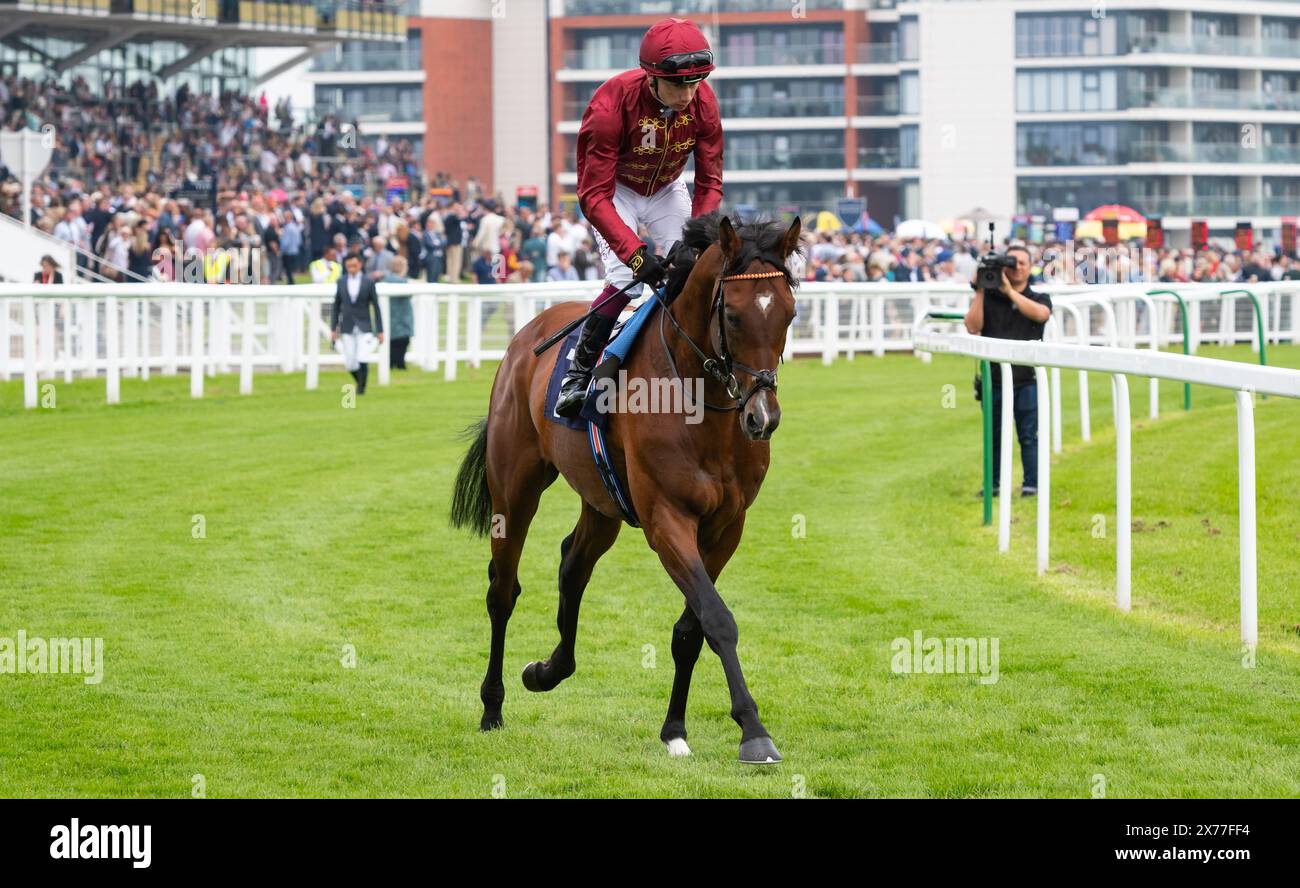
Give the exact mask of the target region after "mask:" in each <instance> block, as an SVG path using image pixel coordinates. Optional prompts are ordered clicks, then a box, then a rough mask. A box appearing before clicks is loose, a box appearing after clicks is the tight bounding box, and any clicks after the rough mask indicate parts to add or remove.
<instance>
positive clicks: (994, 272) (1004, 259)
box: [975, 222, 1016, 293]
mask: <svg viewBox="0 0 1300 888" xmlns="http://www.w3.org/2000/svg"><path fill="white" fill-rule="evenodd" d="M1015 267H1016V259H1015V257H1014V256H1008V255H1006V254H1005V253H997V252H994V250H993V223H992V222H990V223H989V251H988V252H987V253H985V254H984V256H983V258H981V259H980V264H979V267H978V268H977V269H976V270H975V286H976V287H978V288H979V289H981V290H989V291H992V292H994V293H996V292H998V291H1000V290H1001V289H1002V272H1003V270H1004V269H1008V268H1015Z"/></svg>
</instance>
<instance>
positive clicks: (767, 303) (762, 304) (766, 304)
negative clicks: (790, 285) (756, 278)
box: [754, 290, 772, 314]
mask: <svg viewBox="0 0 1300 888" xmlns="http://www.w3.org/2000/svg"><path fill="white" fill-rule="evenodd" d="M754 301H755V302H757V303H758V308H759V311H761V312H763V314H767V310H768V309H769V308H771V307H772V291H771V290H764V291H763V292H761V293H759V294H758V295H757V296H755V297H754Z"/></svg>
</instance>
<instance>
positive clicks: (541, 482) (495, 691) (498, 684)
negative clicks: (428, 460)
mask: <svg viewBox="0 0 1300 888" xmlns="http://www.w3.org/2000/svg"><path fill="white" fill-rule="evenodd" d="M493 440H494V439H493V438H491V437H489V439H488V442H489V449H488V461H487V463H488V472H487V477H488V489H489V490H490V491H491V492H492V510H493V516H492V529H491V537H492V560H491V562H489V563H488V580H489V582H488V594H487V611H488V617H489V618H491V620H492V647H491V650H490V652H489V654H488V668H487V675H486V676H484V678H483V686H482V687H481V688H480V690H479V697H480V698H481V699H482V700H483V719H482V721H480V722H479V728H480V729H481V730H484V731H490V730H492V729H493V728H499V727H501V724H502V721H501V704H502V702H503V701H504V700H505V697H506V688H505V684H504V683H503V682H502V681H501V663H502V660H503V659H504V657H505V647H506V624H507V623H509V622H510V614H511V613H513V612H514V609H515V599H517V598H518V597H519V593H520V591H522V590H521V589H520V587H519V556H520V554H522V552H523V550H524V539H525V537H527V536H528V525H529V524H531V523H532V520H533V516H534V515H536V514H537V503H538V501H539V500H540V499H541V496H542V491H544V490H545V489H546V488H547V486H548V485H549V484H550V483H551V482H552V481H554V480H555V476H556V471H555V468H554V467H552V466H550V465H548V464H547V463H545V462H543V461H542V459H541V456H540V454H538V453H537V452H536V450H532V451H525V452H514V453H494V452H493V448H492V443H493Z"/></svg>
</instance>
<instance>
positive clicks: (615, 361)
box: [546, 298, 659, 527]
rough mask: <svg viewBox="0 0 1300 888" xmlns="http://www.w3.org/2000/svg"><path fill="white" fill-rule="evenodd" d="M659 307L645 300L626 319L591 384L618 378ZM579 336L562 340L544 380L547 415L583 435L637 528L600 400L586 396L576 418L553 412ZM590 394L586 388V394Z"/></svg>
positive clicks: (614, 495)
mask: <svg viewBox="0 0 1300 888" xmlns="http://www.w3.org/2000/svg"><path fill="white" fill-rule="evenodd" d="M658 305H659V301H658V300H657V299H654V298H650V299H647V300H646V301H645V302H644V303H643V304H642V305H641V306H640V307H639V308H638V309H637V310H636V312H635V313H634V314H633V315H632V317H630V318H628V320H627V321H625V322H624V323H623V324H622V325H621V326H620V327H619V328H618V329H617V330H616V331H615V333H614V337H613V339H611V340H610V342H609V344H608V345H606V346H605V350H604V351H603V352H602V353H601V356H600V360H599V361H598V362H597V363H596V369H595V370H594V371H593V372H592V380H593V384H594V382H595V380H597V379H600V378H603V377H610V376H616V375H617V373H618V368H619V366H621V365H622V363H623V362H624V361H626V360H627V355H628V352H629V351H631V349H632V344H633V343H634V342H636V339H637V336H638V335H639V334H640V332H641V330H642V329H643V328H644V327H645V325H646V322H647V321H648V320H649V319H650V316H651V315H652V314H654V311H655V309H656V308H657V307H658ZM578 333H579V330H574V331H573V332H572V333H570V334H569V335H568V336H567V337H565V339H564V342H563V343H562V344H561V346H560V354H559V357H557V358H556V360H555V369H554V370H553V371H552V372H551V378H550V379H549V380H547V384H546V416H547V418H549V419H550V420H551V422H555V423H559V424H560V425H562V426H564V427H566V428H570V429H573V430H575V431H580V432H585V433H586V435H587V442H588V443H589V444H590V445H591V456H592V459H594V460H595V462H596V469H597V471H599V473H600V480H601V481H602V482H603V483H604V485H605V489H606V490H607V491H608V492H609V495H610V497H611V498H612V499H613V500H614V502H615V503H616V504H617V505H618V507H619V510H620V511H621V512H622V513H623V520H625V521H626V522H627V523H628V524H630V525H632V526H633V527H640V526H641V525H640V522H639V521H638V519H637V515H636V510H635V509H633V508H632V499H631V497H629V496H628V495H627V493H626V491H625V490H624V487H625V485H624V483H623V482H622V480H621V479H620V478H619V477H618V472H617V471H615V469H614V465H613V463H612V461H611V460H610V459H609V454H608V450H607V449H606V447H605V432H606V431H608V430H609V415H608V414H605V413H601V412H600V411H599V410H597V409H596V408H597V401H598V400H599V399H597V398H592V397H588V398H587V401H586V403H585V404H584V405H583V408H582V413H581V414H580V415H579V416H578V417H577V418H576V419H569V418H567V417H564V416H559V415H557V414H556V412H555V402H556V400H557V399H558V397H559V394H560V383H561V382H563V381H564V374H565V373H567V372H568V371H569V365H570V364H571V363H573V350H574V348H575V347H576V346H577V342H578ZM590 391H591V389H590V387H589V388H588V393H589V394H590Z"/></svg>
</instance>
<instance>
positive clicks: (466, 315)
mask: <svg viewBox="0 0 1300 888" xmlns="http://www.w3.org/2000/svg"><path fill="white" fill-rule="evenodd" d="M1239 286H1246V287H1248V288H1249V289H1250V290H1251V291H1252V293H1253V295H1255V296H1256V298H1257V299H1258V301H1259V304H1260V306H1261V308H1260V312H1259V314H1260V316H1261V318H1260V322H1259V323H1250V322H1246V323H1239V322H1238V315H1239V314H1240V313H1241V312H1240V311H1238V307H1239V306H1240V307H1241V308H1243V309H1247V313H1246V315H1245V316H1246V317H1247V318H1251V317H1253V315H1252V314H1251V312H1253V311H1254V309H1253V304H1254V303H1253V302H1251V299H1250V295H1247V293H1246V291H1245V290H1242V289H1239ZM599 288H600V284H599V283H596V282H588V283H579V284H572V283H554V284H549V283H548V284H506V285H501V286H488V287H476V286H463V285H451V284H427V283H409V284H381V285H380V287H379V292H380V299H381V304H382V306H383V307H384V309H385V317H386V318H387V317H388V315H389V307H390V306H389V301H390V300H391V299H392V298H394V297H399V296H409V297H410V299H411V307H412V313H413V317H414V327H415V329H414V335H413V337H412V340H411V346H410V351H409V352H408V354H407V357H408V360H410V361H411V362H412V363H414V364H416V365H418V366H420V367H422V368H424V369H426V370H438V369H441V370H442V371H443V375H444V377H445V378H446V379H448V380H452V379H455V378H456V373H457V369H458V367H460V366H461V365H464V364H468V365H471V366H475V367H477V366H479V365H480V364H481V363H482V362H483V361H490V360H496V359H499V358H500V357H501V356H502V355H503V354H504V353H505V348H506V345H507V343H508V342H509V340H510V338H511V337H512V336H513V335H514V334H515V333H516V332H517V331H518V330H519V329H520V328H521V327H522V326H523V325H524V324H526V323H527V322H528V321H529V320H531V319H532V318H533V317H534V316H536V314H537V313H538V312H540V311H542V310H543V309H545V308H547V307H549V306H551V305H553V304H555V303H556V302H560V301H565V300H571V299H581V300H589V299H591V298H593V297H594V296H595V295H596V294H597V293H598V292H599ZM1045 289H1046V290H1047V291H1048V292H1051V293H1053V295H1054V301H1055V302H1056V304H1057V305H1058V306H1060V308H1059V310H1058V311H1057V312H1056V317H1055V318H1054V319H1053V321H1052V322H1051V325H1050V328H1049V333H1048V338H1049V339H1070V340H1072V341H1075V342H1079V343H1085V344H1104V345H1130V346H1136V345H1139V344H1141V345H1144V346H1153V347H1154V346H1159V347H1168V346H1171V345H1178V344H1179V343H1181V342H1182V341H1183V332H1182V331H1183V329H1184V328H1183V325H1182V320H1181V311H1180V310H1179V307H1178V305H1177V300H1176V299H1175V298H1173V297H1171V296H1168V295H1167V294H1165V295H1158V294H1157V295H1147V292H1146V291H1148V290H1168V289H1175V290H1177V292H1178V293H1179V294H1180V295H1181V296H1182V299H1183V302H1184V303H1185V304H1186V306H1187V309H1186V310H1187V331H1188V337H1189V348H1190V350H1191V351H1192V352H1193V353H1195V350H1196V348H1197V347H1199V345H1200V344H1202V343H1204V342H1220V343H1228V342H1251V343H1252V345H1253V346H1254V347H1255V348H1256V350H1258V349H1260V348H1261V347H1262V343H1261V336H1260V333H1259V331H1260V329H1261V328H1262V330H1263V337H1262V339H1263V342H1265V343H1267V342H1282V341H1285V342H1297V341H1300V329H1298V325H1300V283H1292V282H1288V283H1277V284H1264V285H1176V286H1174V287H1167V286H1166V285H1151V286H1149V287H1148V286H1146V285H1133V286H1115V287H1101V286H1098V287H1073V288H1069V287H1055V288H1052V287H1048V288H1045ZM1224 291H1233V292H1229V293H1228V294H1227V295H1223V294H1224ZM333 294H334V288H333V286H332V285H313V284H305V285H298V286H286V285H280V286H264V285H256V286H255V285H247V286H244V285H241V286H225V285H208V284H169V283H150V284H141V285H135V284H80V285H78V284H65V285H62V286H41V285H36V284H0V380H6V381H7V380H9V379H10V378H13V377H14V376H22V377H23V379H24V380H25V383H26V385H25V388H24V401H25V403H26V404H27V406H29V407H34V406H35V405H36V392H37V387H38V380H40V379H54V378H59V377H62V378H63V379H64V380H65V381H71V380H72V379H74V378H80V377H98V376H101V375H102V376H103V377H104V379H105V393H106V397H107V399H108V401H109V403H116V402H117V401H118V400H120V397H121V386H120V380H121V378H122V377H123V376H126V377H143V378H148V377H149V376H150V375H151V374H154V373H161V374H167V375H170V374H175V373H178V372H181V371H188V372H189V373H190V377H191V391H192V393H193V394H194V396H195V397H201V396H202V394H203V387H204V386H203V382H204V379H205V377H206V376H211V375H213V374H216V373H227V372H231V371H233V370H234V369H238V371H239V373H240V391H242V392H250V391H252V388H253V380H254V376H255V374H256V373H264V372H268V371H270V372H297V371H304V370H305V371H306V384H307V387H308V388H315V387H316V386H317V384H318V380H319V371H320V368H321V367H322V366H323V367H336V366H341V364H342V359H341V357H340V356H339V355H338V354H336V353H335V352H334V351H333V350H332V349H331V348H330V346H329V342H328V307H329V305H330V302H331V301H332V299H333ZM970 296H971V291H970V288H969V287H968V286H965V285H959V284H958V285H954V284H946V285H944V284H906V283H896V284H891V283H887V284H830V283H808V284H804V285H803V286H801V287H800V289H799V291H798V294H797V298H798V315H797V317H796V319H795V323H794V326H793V328H792V330H791V334H790V336H789V338H788V341H787V348H786V357H794V356H799V355H810V356H816V355H820V356H821V358H822V360H823V361H824V362H825V363H830V362H831V361H833V360H834V359H835V358H836V357H839V356H845V357H848V358H850V359H851V358H853V357H855V356H856V355H858V354H872V355H876V356H882V355H884V354H885V353H886V352H890V351H904V352H907V351H911V350H912V348H913V342H912V329H913V325H914V322H915V321H916V319H918V318H923V317H924V315H925V313H926V312H927V311H929V310H932V309H938V308H954V309H958V310H964V309H965V308H966V306H967V305H968V304H969V301H970ZM387 355H388V350H387V348H384V349H381V362H380V366H379V378H378V382H379V384H380V385H385V384H387V383H388V380H389V366H388V357H387ZM1054 372H1055V371H1054ZM1085 372H1086V371H1085ZM1081 375H1082V374H1081ZM1153 384H1158V383H1155V382H1154V381H1153ZM1084 385H1086V380H1085V382H1084ZM1083 390H1084V389H1082V388H1081V391H1083ZM1058 400H1059V399H1058ZM1152 403H1153V404H1154V403H1155V400H1154V399H1153V401H1152ZM1080 409H1081V411H1082V412H1083V414H1084V416H1083V419H1084V423H1083V428H1084V436H1085V438H1086V437H1088V435H1089V433H1090V430H1089V423H1088V421H1087V409H1088V407H1087V403H1086V399H1085V403H1084V404H1083V405H1082V406H1081V408H1080ZM1056 412H1057V425H1058V426H1059V403H1058V404H1057V411H1056ZM1059 446H1060V441H1059V434H1058V436H1057V447H1058V448H1059Z"/></svg>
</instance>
